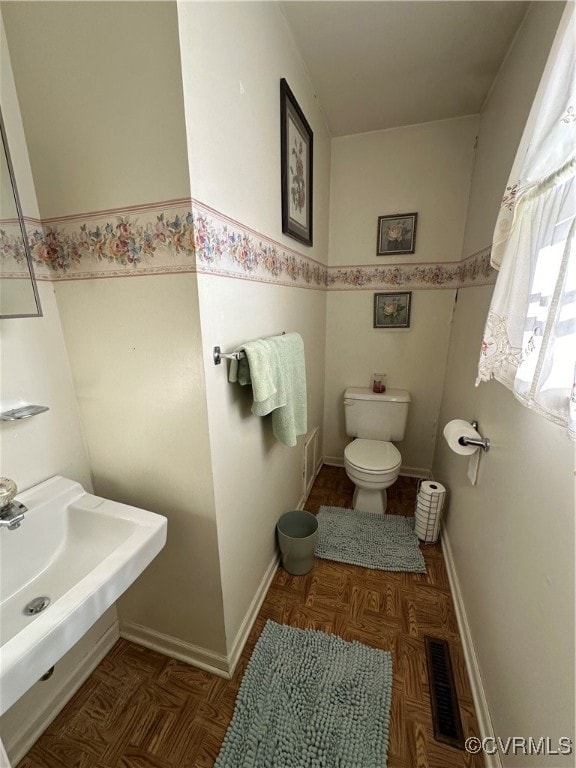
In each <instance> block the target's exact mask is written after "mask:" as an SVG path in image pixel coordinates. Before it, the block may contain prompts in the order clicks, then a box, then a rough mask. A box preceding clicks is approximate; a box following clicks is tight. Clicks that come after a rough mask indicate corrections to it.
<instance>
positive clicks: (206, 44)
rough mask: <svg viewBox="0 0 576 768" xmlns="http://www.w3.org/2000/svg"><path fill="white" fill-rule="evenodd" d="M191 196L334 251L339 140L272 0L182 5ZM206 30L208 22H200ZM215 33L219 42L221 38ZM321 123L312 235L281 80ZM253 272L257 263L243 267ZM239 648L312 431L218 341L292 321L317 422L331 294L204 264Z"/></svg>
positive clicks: (222, 517)
mask: <svg viewBox="0 0 576 768" xmlns="http://www.w3.org/2000/svg"><path fill="white" fill-rule="evenodd" d="M178 11H179V19H180V35H181V40H180V46H181V50H182V62H183V77H184V94H185V103H186V125H187V131H188V153H189V158H190V174H191V180H192V195H193V197H194V198H196V199H199V200H201V201H202V202H203V203H206V204H207V205H209V206H211V207H213V208H215V209H217V210H218V211H219V212H220V213H223V214H225V215H227V216H230V217H232V218H233V219H235V220H237V221H239V222H240V223H241V224H242V225H243V226H244V227H251V228H252V229H253V230H256V232H260V233H262V235H264V236H265V237H267V238H273V239H274V240H276V241H278V242H279V243H281V244H284V245H285V246H287V247H289V248H292V249H293V250H297V251H299V252H301V253H304V254H306V255H307V256H311V257H313V258H315V259H316V260H318V261H321V262H324V263H326V260H327V242H328V224H327V222H328V198H329V173H330V170H329V166H330V139H329V136H328V133H327V131H326V128H325V126H324V121H323V118H322V114H321V112H320V110H319V108H318V104H317V102H316V100H315V98H314V92H313V90H312V87H311V85H310V83H309V81H308V79H307V77H306V74H305V71H304V66H303V64H302V61H301V59H300V57H299V55H298V52H297V50H296V49H295V47H294V45H293V43H292V39H291V36H290V34H289V32H288V29H287V25H286V21H285V19H284V17H283V16H282V14H281V13H280V11H279V9H278V7H277V6H276V4H274V3H213V4H212V3H181V4H179V8H178ZM199 30H201V33H199ZM215 41H217V42H218V44H217V45H216V44H215ZM281 77H286V78H287V80H288V83H289V84H290V87H291V88H292V90H293V92H294V94H295V96H296V98H297V99H298V102H299V103H300V106H301V107H302V109H303V111H304V113H305V115H306V117H307V119H308V121H309V123H310V124H311V126H312V130H313V132H314V157H315V160H314V211H315V213H314V227H315V229H314V247H313V248H306V247H305V246H300V245H299V244H298V243H297V242H296V241H295V240H291V239H290V238H288V237H286V236H285V235H283V234H282V232H281V218H280V203H279V190H280V161H279V143H280V115H279V105H280V87H279V86H280V78H281ZM245 276H247V275H245ZM198 286H199V294H200V317H201V322H202V338H203V346H204V366H205V373H206V395H207V402H208V421H209V429H210V445H211V451H212V463H213V472H214V494H215V499H216V516H217V524H218V547H219V553H220V563H221V569H222V591H223V598H224V615H225V622H226V640H227V645H228V651H229V652H232V651H233V650H234V649H235V648H236V647H237V644H238V642H239V639H240V638H241V635H242V632H243V631H244V630H245V625H244V624H243V622H244V621H245V619H246V617H247V616H248V614H249V611H250V606H251V603H252V600H253V599H254V597H255V595H257V594H258V590H259V589H261V588H262V587H263V585H264V581H265V578H266V574H267V570H268V568H269V567H270V565H271V563H272V562H273V561H274V558H275V556H276V544H275V535H274V531H275V523H276V521H277V519H278V517H279V516H280V514H281V513H282V512H285V511H287V510H288V509H291V508H293V507H294V505H295V504H296V503H297V502H298V501H299V499H300V497H301V494H302V476H301V472H302V438H301V439H300V441H299V444H298V446H297V447H295V448H286V447H285V446H282V445H281V444H279V443H278V442H277V441H276V440H275V439H274V438H273V436H272V433H271V428H270V423H269V419H259V418H256V417H255V416H252V415H250V403H249V398H248V393H247V392H245V391H242V390H240V388H239V387H238V386H233V385H231V384H229V383H228V382H227V372H226V370H225V367H224V366H220V367H215V366H214V365H213V363H212V359H211V354H212V352H211V350H212V347H214V345H216V344H218V345H220V346H221V347H222V349H223V350H229V349H234V348H235V347H236V346H237V345H239V344H241V343H242V342H244V341H248V340H250V339H254V338H259V337H263V336H271V335H274V334H277V333H281V332H282V331H298V332H300V333H301V334H302V336H303V338H304V343H305V347H306V365H307V374H308V376H307V382H308V406H309V422H308V425H309V428H310V429H312V428H313V427H315V426H319V425H320V424H321V417H322V405H323V397H324V392H323V382H324V341H325V303H326V296H325V293H324V292H323V291H320V290H306V289H300V288H291V287H282V286H278V285H272V284H268V283H263V282H254V281H253V280H250V279H233V278H230V277H224V276H216V275H203V274H199V276H198Z"/></svg>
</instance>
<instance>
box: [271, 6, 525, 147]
mask: <svg viewBox="0 0 576 768" xmlns="http://www.w3.org/2000/svg"><path fill="white" fill-rule="evenodd" d="M281 6H282V11H283V13H284V15H285V17H286V19H287V20H288V23H289V25H290V27H291V29H292V32H293V35H294V38H295V41H296V44H297V45H298V47H299V49H300V52H301V54H302V57H303V59H304V61H305V63H306V67H307V69H308V73H309V75H310V78H311V80H312V83H313V84H314V88H315V90H316V95H317V97H318V100H319V102H320V105H321V107H322V110H323V111H324V114H325V116H326V120H327V122H328V126H329V128H330V131H331V133H332V135H333V136H346V135H348V134H353V133H365V132H367V131H377V130H382V129H384V128H393V127H396V126H400V125H411V124H414V123H424V122H428V121H431V120H443V119H447V118H453V117H459V116H462V115H471V114H476V113H478V112H479V111H480V108H481V107H482V104H483V103H484V100H485V99H486V96H487V95H488V92H489V91H490V86H491V85H492V83H493V81H494V78H495V77H496V75H497V74H498V70H499V68H500V65H501V64H502V61H503V59H504V58H505V56H506V52H507V51H508V48H509V47H510V44H511V42H512V40H513V38H514V34H515V32H516V30H517V29H518V26H519V25H520V23H521V21H522V19H523V17H524V14H525V13H526V10H527V8H528V6H529V3H528V2H515V1H514V0H506V1H505V2H495V1H494V0H487V1H486V2H471V1H469V0H464V1H462V2H461V1H459V0H449V1H448V2H430V1H425V2H419V1H417V0H401V1H400V2H388V1H387V0H376V1H373V2H363V0H338V1H337V2H332V1H331V0H326V1H324V2H320V1H319V0H316V1H315V2H307V1H306V0H303V1H300V2H283V3H282V4H281Z"/></svg>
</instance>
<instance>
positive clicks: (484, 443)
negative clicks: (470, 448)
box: [458, 420, 490, 453]
mask: <svg viewBox="0 0 576 768" xmlns="http://www.w3.org/2000/svg"><path fill="white" fill-rule="evenodd" d="M470 423H471V424H472V428H473V429H475V430H476V431H478V422H477V421H476V420H474V421H472V422H470ZM458 442H459V443H460V445H477V446H479V447H480V448H482V450H483V451H486V453H488V451H489V450H490V440H489V439H488V438H487V437H480V438H475V437H466V435H462V437H459V438H458Z"/></svg>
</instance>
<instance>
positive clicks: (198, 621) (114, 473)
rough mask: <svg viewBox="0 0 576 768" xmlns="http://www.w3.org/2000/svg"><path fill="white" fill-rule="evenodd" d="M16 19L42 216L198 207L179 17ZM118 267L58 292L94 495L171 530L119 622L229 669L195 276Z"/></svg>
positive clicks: (157, 11) (11, 16)
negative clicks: (185, 204)
mask: <svg viewBox="0 0 576 768" xmlns="http://www.w3.org/2000/svg"><path fill="white" fill-rule="evenodd" d="M4 11H5V15H6V26H7V36H8V42H9V47H10V50H11V52H13V65H14V70H15V79H16V84H17V87H18V93H19V98H20V101H21V104H22V111H23V119H24V124H25V128H26V133H27V139H28V144H29V146H30V158H31V164H32V170H33V173H34V177H35V181H36V186H37V191H38V199H39V208H40V212H41V215H42V216H43V217H47V216H63V215H65V214H70V213H74V214H76V213H82V212H90V211H94V210H98V209H111V208H114V207H119V206H121V207H124V206H132V205H135V204H139V203H157V202H159V201H163V200H169V199H175V198H181V197H189V195H190V186H189V182H188V167H187V151H186V136H185V124H184V108H183V97H182V78H181V69H180V51H179V45H178V42H179V41H178V27H177V12H176V4H175V3H172V2H158V3H155V2H142V3H134V2H126V3H122V2H121V3H100V2H87V3H58V2H56V3H48V4H47V3H18V2H16V3H11V4H8V7H6V8H5V9H4ZM109 216H110V219H111V220H112V222H114V213H113V212H112V213H111V214H109ZM80 223H81V222H80ZM83 258H86V259H88V260H89V258H90V257H89V256H86V257H83ZM112 266H113V267H116V266H117V269H116V275H117V277H115V278H114V279H98V278H97V277H95V278H94V279H89V280H71V281H67V282H65V283H64V284H58V285H57V286H56V293H57V298H58V305H59V310H60V314H61V318H62V325H63V330H64V336H65V339H66V345H67V349H68V354H69V358H70V365H71V369H72V375H73V379H74V386H75V390H76V396H77V398H78V401H79V405H80V412H81V417H82V424H83V428H84V434H85V438H86V443H87V446H88V451H89V455H90V464H91V468H92V474H93V480H94V488H95V490H96V492H97V493H100V494H102V495H105V496H109V497H111V498H113V499H117V500H119V501H124V502H128V503H131V504H135V505H137V506H142V507H144V508H147V509H151V510H153V511H155V512H159V513H162V514H165V515H166V516H167V517H168V530H169V533H168V543H167V545H166V547H165V548H164V550H163V551H162V553H161V555H160V556H159V557H158V558H157V559H156V560H155V561H154V563H153V564H152V565H151V566H150V567H149V568H148V569H147V571H146V572H145V574H144V575H143V576H142V577H141V579H139V580H138V581H137V582H136V583H135V584H134V585H133V586H132V587H131V588H130V590H129V591H128V593H127V594H126V595H125V596H124V597H123V599H122V603H121V619H122V622H123V624H124V625H127V624H130V625H138V626H139V627H144V628H145V629H146V631H147V632H148V634H149V635H151V636H153V637H156V638H158V636H160V635H161V636H163V637H169V638H176V639H177V641H178V642H179V643H181V644H182V647H183V648H184V652H185V653H186V652H188V651H190V649H200V652H203V651H204V650H207V651H208V652H209V653H213V654H216V655H218V654H221V653H223V652H224V650H225V642H224V627H223V620H222V599H221V594H220V576H219V569H218V550H217V544H216V523H215V517H214V499H213V494H212V488H211V467H210V452H209V443H208V435H207V421H206V402H205V385H204V377H203V368H202V356H201V342H200V319H199V315H198V295H197V285H196V278H195V275H194V274H181V275H169V274H161V275H150V274H148V275H145V276H141V277H131V266H130V265H128V266H126V267H124V268H122V265H121V264H118V265H112ZM166 595H170V596H172V598H171V599H170V600H167V599H166Z"/></svg>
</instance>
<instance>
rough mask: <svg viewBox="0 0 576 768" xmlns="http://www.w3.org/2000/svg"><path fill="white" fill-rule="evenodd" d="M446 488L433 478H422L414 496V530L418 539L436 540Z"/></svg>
mask: <svg viewBox="0 0 576 768" xmlns="http://www.w3.org/2000/svg"><path fill="white" fill-rule="evenodd" d="M445 497H446V488H444V486H443V485H441V484H440V483H437V482H436V481H435V480H422V482H421V483H420V485H419V486H418V495H417V496H416V511H415V530H416V535H417V536H418V538H419V539H420V541H424V542H426V544H431V543H433V542H435V541H438V537H439V535H440V521H441V516H442V514H441V513H442V509H443V507H444V499H445Z"/></svg>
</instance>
